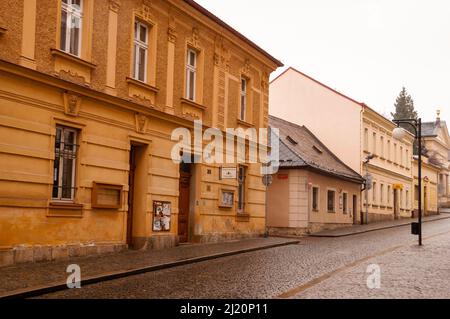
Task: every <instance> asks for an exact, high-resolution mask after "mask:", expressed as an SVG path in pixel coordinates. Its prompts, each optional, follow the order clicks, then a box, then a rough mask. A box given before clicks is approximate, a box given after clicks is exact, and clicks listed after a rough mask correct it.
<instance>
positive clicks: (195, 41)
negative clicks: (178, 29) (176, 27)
mask: <svg viewBox="0 0 450 319" xmlns="http://www.w3.org/2000/svg"><path fill="white" fill-rule="evenodd" d="M187 43H188V45H189V46H191V47H192V48H194V49H196V50H198V51H201V49H202V48H201V43H200V32H199V30H198V28H197V27H193V28H192V36H191V37H190V38H188V39H187Z"/></svg>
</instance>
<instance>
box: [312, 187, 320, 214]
mask: <svg viewBox="0 0 450 319" xmlns="http://www.w3.org/2000/svg"><path fill="white" fill-rule="evenodd" d="M312 210H313V211H315V212H318V211H319V188H318V187H313V188H312Z"/></svg>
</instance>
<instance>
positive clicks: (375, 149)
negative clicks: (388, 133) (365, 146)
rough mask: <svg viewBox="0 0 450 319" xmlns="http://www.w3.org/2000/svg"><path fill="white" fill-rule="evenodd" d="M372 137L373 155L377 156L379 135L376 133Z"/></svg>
mask: <svg viewBox="0 0 450 319" xmlns="http://www.w3.org/2000/svg"><path fill="white" fill-rule="evenodd" d="M372 137H373V143H372V144H373V145H372V148H373V150H372V154H376V153H377V133H375V132H374V133H373V135H372Z"/></svg>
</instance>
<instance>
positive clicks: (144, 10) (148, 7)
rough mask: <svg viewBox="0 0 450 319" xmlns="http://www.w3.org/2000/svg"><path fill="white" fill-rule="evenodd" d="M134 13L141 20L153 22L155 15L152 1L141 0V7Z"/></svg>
mask: <svg viewBox="0 0 450 319" xmlns="http://www.w3.org/2000/svg"><path fill="white" fill-rule="evenodd" d="M136 15H137V16H138V17H139V18H141V19H142V20H144V21H146V22H149V23H151V24H153V21H154V20H155V17H154V15H153V9H152V2H151V1H150V0H143V1H142V6H141V8H140V9H139V10H137V11H136Z"/></svg>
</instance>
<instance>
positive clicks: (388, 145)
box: [387, 140, 391, 160]
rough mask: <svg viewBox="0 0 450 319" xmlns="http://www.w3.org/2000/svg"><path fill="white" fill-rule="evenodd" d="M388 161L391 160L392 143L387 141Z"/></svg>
mask: <svg viewBox="0 0 450 319" xmlns="http://www.w3.org/2000/svg"><path fill="white" fill-rule="evenodd" d="M387 159H388V160H391V141H390V140H388V141H387Z"/></svg>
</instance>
